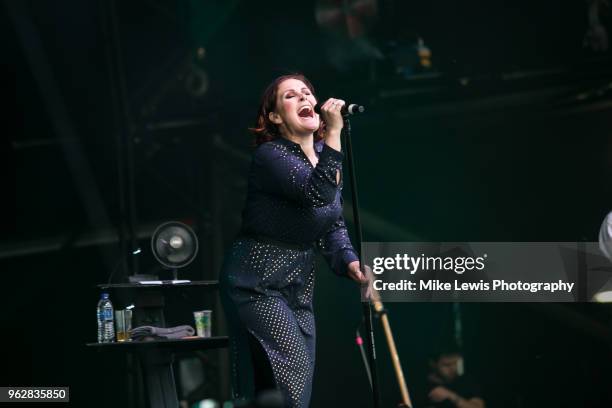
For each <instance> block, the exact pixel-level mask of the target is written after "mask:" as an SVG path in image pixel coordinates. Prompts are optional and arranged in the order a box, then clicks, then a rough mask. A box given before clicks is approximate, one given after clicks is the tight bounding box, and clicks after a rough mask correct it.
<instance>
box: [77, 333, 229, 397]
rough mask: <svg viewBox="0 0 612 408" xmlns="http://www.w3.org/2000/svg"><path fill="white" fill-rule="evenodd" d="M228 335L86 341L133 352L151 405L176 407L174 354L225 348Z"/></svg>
mask: <svg viewBox="0 0 612 408" xmlns="http://www.w3.org/2000/svg"><path fill="white" fill-rule="evenodd" d="M228 343H229V340H228V337H227V336H217V337H208V338H200V337H197V338H185V339H177V340H151V341H127V342H114V343H87V346H88V347H91V348H92V349H95V350H97V351H99V352H119V353H126V352H127V353H133V354H135V355H136V356H137V357H138V359H139V360H140V363H141V367H142V372H143V376H144V380H145V386H146V390H147V395H148V398H149V403H150V406H151V408H178V407H179V401H178V395H177V393H176V385H175V382H174V373H173V372H172V362H173V361H174V353H176V352H182V351H194V350H209V349H217V348H224V347H227V346H228Z"/></svg>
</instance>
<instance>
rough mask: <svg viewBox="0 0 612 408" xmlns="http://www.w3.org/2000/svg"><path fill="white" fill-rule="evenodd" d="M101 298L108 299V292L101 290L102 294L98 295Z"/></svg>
mask: <svg viewBox="0 0 612 408" xmlns="http://www.w3.org/2000/svg"><path fill="white" fill-rule="evenodd" d="M100 297H101V298H102V299H108V293H106V292H102V295H101V296H100Z"/></svg>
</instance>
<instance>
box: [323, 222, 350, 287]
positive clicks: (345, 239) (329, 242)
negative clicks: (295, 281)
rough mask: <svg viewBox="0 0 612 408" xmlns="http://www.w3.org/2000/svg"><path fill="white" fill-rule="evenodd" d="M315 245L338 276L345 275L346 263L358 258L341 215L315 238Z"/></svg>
mask: <svg viewBox="0 0 612 408" xmlns="http://www.w3.org/2000/svg"><path fill="white" fill-rule="evenodd" d="M317 247H318V248H319V250H320V251H321V254H322V255H323V257H324V258H325V260H326V261H327V263H328V264H329V267H330V268H331V269H332V271H334V273H336V274H337V275H340V276H347V272H348V270H347V265H348V264H349V263H351V262H353V261H358V260H359V257H358V256H357V253H356V252H355V249H354V248H353V245H352V244H351V240H350V238H349V235H348V231H347V230H346V224H345V223H344V217H342V215H340V217H338V220H337V221H336V222H334V224H333V225H332V226H331V228H330V229H329V230H328V231H327V233H326V234H325V235H324V236H323V237H321V238H320V239H318V240H317Z"/></svg>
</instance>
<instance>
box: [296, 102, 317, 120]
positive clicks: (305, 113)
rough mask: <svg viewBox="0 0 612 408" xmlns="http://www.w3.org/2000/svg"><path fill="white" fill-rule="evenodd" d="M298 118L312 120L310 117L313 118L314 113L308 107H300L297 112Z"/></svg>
mask: <svg viewBox="0 0 612 408" xmlns="http://www.w3.org/2000/svg"><path fill="white" fill-rule="evenodd" d="M298 116H299V117H301V118H312V117H314V111H313V110H312V108H311V107H310V106H308V105H306V106H302V107H301V108H300V109H299V110H298Z"/></svg>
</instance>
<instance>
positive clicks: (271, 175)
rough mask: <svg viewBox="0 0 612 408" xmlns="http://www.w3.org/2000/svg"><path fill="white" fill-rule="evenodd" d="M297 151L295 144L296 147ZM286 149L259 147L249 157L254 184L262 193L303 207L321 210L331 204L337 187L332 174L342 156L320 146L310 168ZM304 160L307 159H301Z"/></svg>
mask: <svg viewBox="0 0 612 408" xmlns="http://www.w3.org/2000/svg"><path fill="white" fill-rule="evenodd" d="M296 146H297V148H299V145H296ZM298 154H299V152H296V151H292V150H291V149H290V148H289V147H287V146H279V145H275V144H273V143H266V144H263V145H261V146H260V147H259V148H258V149H257V151H256V152H255V155H254V156H253V160H254V161H253V163H254V165H255V167H254V168H255V171H256V172H258V173H259V177H257V179H258V183H259V185H260V187H261V188H262V190H263V191H267V192H269V193H273V194H278V195H281V196H284V197H286V198H288V199H291V200H294V201H297V202H299V203H300V204H301V205H303V206H307V207H322V206H325V205H328V204H330V203H332V202H333V201H334V199H335V197H336V191H337V189H338V184H336V172H337V170H339V169H341V167H342V159H343V157H344V155H343V154H342V153H341V152H339V151H337V150H334V149H332V148H331V147H329V146H327V145H323V149H322V150H321V152H320V153H319V162H318V163H317V165H316V166H315V167H314V169H312V168H311V167H310V165H309V164H308V163H307V162H305V161H304V160H302V159H300V157H299V156H298ZM305 160H307V159H305Z"/></svg>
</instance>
